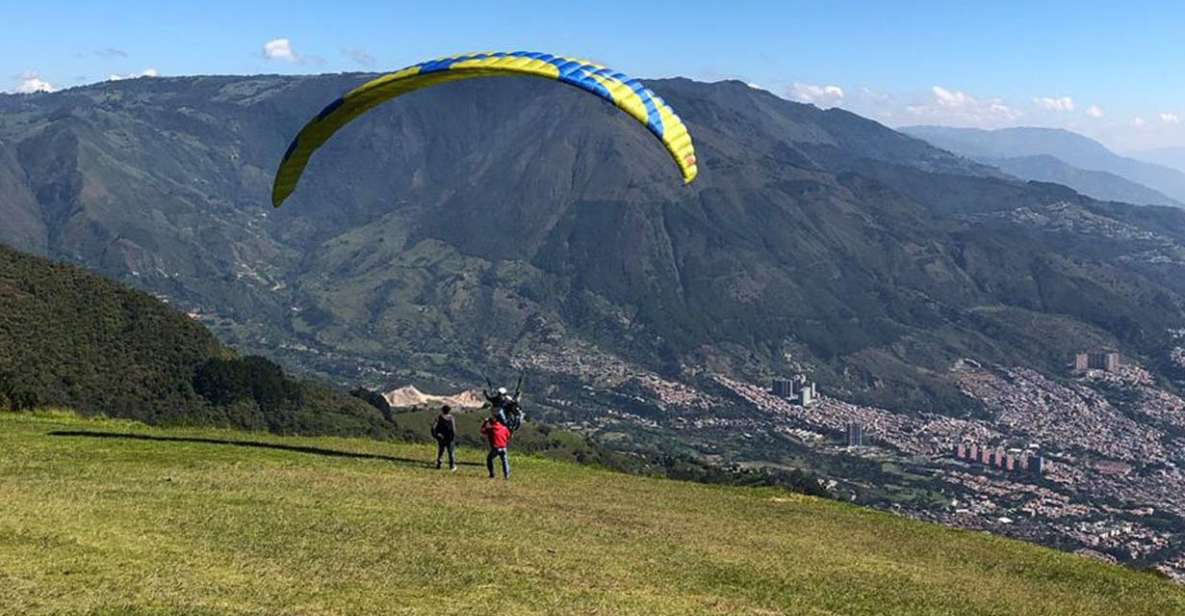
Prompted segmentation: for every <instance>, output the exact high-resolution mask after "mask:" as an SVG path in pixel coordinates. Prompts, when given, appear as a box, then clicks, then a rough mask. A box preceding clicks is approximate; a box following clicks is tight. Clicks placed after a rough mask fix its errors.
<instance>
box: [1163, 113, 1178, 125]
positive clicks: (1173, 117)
mask: <svg viewBox="0 0 1185 616" xmlns="http://www.w3.org/2000/svg"><path fill="white" fill-rule="evenodd" d="M1160 121H1161V122H1164V123H1165V124H1180V123H1181V116H1179V115H1177V114H1175V113H1162V114H1160Z"/></svg>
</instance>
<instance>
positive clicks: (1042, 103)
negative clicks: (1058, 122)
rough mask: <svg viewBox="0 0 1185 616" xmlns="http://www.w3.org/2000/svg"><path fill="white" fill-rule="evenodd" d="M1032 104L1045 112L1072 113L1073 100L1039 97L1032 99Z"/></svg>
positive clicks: (1067, 97) (1068, 98)
mask: <svg viewBox="0 0 1185 616" xmlns="http://www.w3.org/2000/svg"><path fill="white" fill-rule="evenodd" d="M1033 102H1034V103H1037V106H1039V107H1041V108H1042V109H1045V110H1047V111H1074V99H1072V98H1070V97H1069V96H1060V97H1048V96H1040V97H1037V98H1034V99H1033Z"/></svg>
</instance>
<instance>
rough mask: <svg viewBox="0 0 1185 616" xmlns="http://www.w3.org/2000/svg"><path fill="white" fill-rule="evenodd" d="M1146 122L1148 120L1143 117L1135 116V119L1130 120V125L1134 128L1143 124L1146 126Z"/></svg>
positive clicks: (1142, 126) (1141, 126)
mask: <svg viewBox="0 0 1185 616" xmlns="http://www.w3.org/2000/svg"><path fill="white" fill-rule="evenodd" d="M1147 124H1148V122H1147V121H1146V120H1144V118H1136V119H1134V120H1132V126H1134V127H1136V128H1144V127H1145V126H1147Z"/></svg>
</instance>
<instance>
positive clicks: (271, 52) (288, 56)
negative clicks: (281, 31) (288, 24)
mask: <svg viewBox="0 0 1185 616" xmlns="http://www.w3.org/2000/svg"><path fill="white" fill-rule="evenodd" d="M263 57H264V58H266V59H268V60H279V61H281V62H299V61H300V57H299V56H297V55H296V52H295V51H293V50H292V41H290V40H288V39H286V38H278V39H272V40H270V41H268V42H266V43H264V44H263Z"/></svg>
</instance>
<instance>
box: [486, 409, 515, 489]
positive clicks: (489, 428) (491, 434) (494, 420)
mask: <svg viewBox="0 0 1185 616" xmlns="http://www.w3.org/2000/svg"><path fill="white" fill-rule="evenodd" d="M481 434H482V436H484V437H486V441H487V442H489V444H490V453H489V454H487V455H486V470H488V471H489V472H490V479H493V478H494V458H501V459H502V478H503V479H510V458H509V457H508V455H507V448H508V447H510V430H509V429H508V428H507V427H506V426H505V425H503V424H502V422H501V421H498V417H497V411H496V410H495V411H494V412H493V414H492V416H491V417H489V418H487V419H486V420H485V421H484V422H482V424H481Z"/></svg>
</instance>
